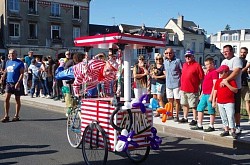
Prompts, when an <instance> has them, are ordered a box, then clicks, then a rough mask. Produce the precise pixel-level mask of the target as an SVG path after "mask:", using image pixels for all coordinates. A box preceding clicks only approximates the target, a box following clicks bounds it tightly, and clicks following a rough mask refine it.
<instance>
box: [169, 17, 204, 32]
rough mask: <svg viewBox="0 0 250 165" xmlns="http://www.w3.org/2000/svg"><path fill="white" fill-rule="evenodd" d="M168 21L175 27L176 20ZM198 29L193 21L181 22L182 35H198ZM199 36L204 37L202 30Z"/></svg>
mask: <svg viewBox="0 0 250 165" xmlns="http://www.w3.org/2000/svg"><path fill="white" fill-rule="evenodd" d="M170 20H172V21H173V22H174V23H175V24H176V25H177V19H170ZM198 29H199V26H198V25H196V24H195V23H194V22H193V21H186V20H183V27H182V30H183V32H184V33H193V34H198ZM201 34H203V35H204V31H203V29H202V33H201Z"/></svg>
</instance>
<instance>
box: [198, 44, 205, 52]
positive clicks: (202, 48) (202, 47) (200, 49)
mask: <svg viewBox="0 0 250 165" xmlns="http://www.w3.org/2000/svg"><path fill="white" fill-rule="evenodd" d="M203 50H204V46H203V43H200V47H199V52H200V53H203Z"/></svg>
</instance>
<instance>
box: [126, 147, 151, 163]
mask: <svg viewBox="0 0 250 165" xmlns="http://www.w3.org/2000/svg"><path fill="white" fill-rule="evenodd" d="M149 152H150V146H144V147H138V148H128V150H127V151H126V154H127V156H128V158H129V159H130V160H131V161H132V162H134V163H141V162H143V161H144V160H146V159H147V157H148V155H149Z"/></svg>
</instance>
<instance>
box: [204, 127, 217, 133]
mask: <svg viewBox="0 0 250 165" xmlns="http://www.w3.org/2000/svg"><path fill="white" fill-rule="evenodd" d="M213 131H215V129H214V127H210V126H209V127H208V128H207V129H204V132H213Z"/></svg>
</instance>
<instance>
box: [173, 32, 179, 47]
mask: <svg viewBox="0 0 250 165" xmlns="http://www.w3.org/2000/svg"><path fill="white" fill-rule="evenodd" d="M173 40H174V45H178V35H177V33H175V34H174V36H173Z"/></svg>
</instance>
